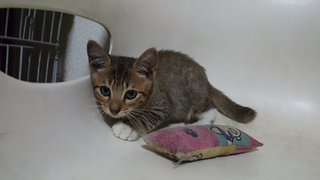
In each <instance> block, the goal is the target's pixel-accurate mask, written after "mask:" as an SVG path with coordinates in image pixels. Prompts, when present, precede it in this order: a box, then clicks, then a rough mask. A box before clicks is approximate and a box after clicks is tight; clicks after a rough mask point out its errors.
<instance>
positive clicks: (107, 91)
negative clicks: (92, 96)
mask: <svg viewBox="0 0 320 180" xmlns="http://www.w3.org/2000/svg"><path fill="white" fill-rule="evenodd" d="M100 93H101V94H102V95H103V96H110V95H111V91H110V89H109V88H108V87H107V86H101V87H100Z"/></svg>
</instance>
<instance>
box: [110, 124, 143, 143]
mask: <svg viewBox="0 0 320 180" xmlns="http://www.w3.org/2000/svg"><path fill="white" fill-rule="evenodd" d="M112 131H113V134H114V135H115V136H116V137H118V138H120V139H122V140H127V141H135V140H137V139H139V137H140V136H139V134H138V133H137V131H136V130H134V129H133V127H131V126H130V125H128V124H125V123H123V122H122V121H119V122H117V123H115V124H114V125H113V126H112Z"/></svg>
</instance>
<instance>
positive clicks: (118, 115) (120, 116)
mask: <svg viewBox="0 0 320 180" xmlns="http://www.w3.org/2000/svg"><path fill="white" fill-rule="evenodd" d="M106 114H107V115H108V116H110V117H112V118H114V119H121V118H123V117H125V115H123V114H120V113H119V114H116V115H114V114H112V113H106Z"/></svg>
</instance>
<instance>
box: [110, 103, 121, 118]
mask: <svg viewBox="0 0 320 180" xmlns="http://www.w3.org/2000/svg"><path fill="white" fill-rule="evenodd" d="M109 109H110V112H111V113H112V114H113V115H117V114H118V113H119V112H120V105H119V104H118V103H111V104H110V107H109Z"/></svg>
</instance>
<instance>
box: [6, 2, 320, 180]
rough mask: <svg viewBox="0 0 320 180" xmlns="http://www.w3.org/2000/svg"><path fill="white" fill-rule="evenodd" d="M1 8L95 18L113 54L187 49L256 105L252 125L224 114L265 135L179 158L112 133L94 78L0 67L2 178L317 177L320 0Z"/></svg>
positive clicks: (222, 120)
mask: <svg viewBox="0 0 320 180" xmlns="http://www.w3.org/2000/svg"><path fill="white" fill-rule="evenodd" d="M0 7H34V8H43V9H54V10H61V11H65V12H70V13H74V14H77V15H81V16H84V17H88V18H90V19H94V20H97V21H99V22H101V23H102V24H104V25H105V26H106V27H108V29H109V30H110V33H111V36H112V39H113V50H112V53H113V54H119V55H128V56H138V55H139V54H140V53H141V52H143V51H144V50H145V49H146V48H148V47H151V46H154V47H156V48H158V49H174V50H178V51H182V52H184V53H187V54H189V55H190V56H191V57H193V58H194V59H195V60H196V61H197V62H199V63H200V64H201V65H203V66H204V67H205V68H206V69H207V74H208V77H209V80H210V82H211V83H212V84H213V85H214V86H215V87H217V88H218V89H220V90H222V91H224V92H225V94H226V95H228V96H229V97H231V98H232V99H233V100H235V101H236V102H239V103H240V104H243V105H246V106H250V107H252V108H254V109H255V110H256V111H257V112H258V116H257V118H256V119H255V121H253V122H252V123H249V124H239V123H236V122H234V121H231V120H229V119H228V118H226V117H224V116H222V115H220V114H218V116H217V121H216V122H215V123H216V124H226V125H231V126H234V127H237V128H239V129H241V130H243V131H245V132H247V133H248V134H250V135H252V136H253V137H254V138H256V139H258V140H259V141H261V142H262V143H264V146H263V147H260V148H259V149H258V150H257V151H254V152H250V153H246V154H240V155H234V156H227V157H219V158H213V159H208V160H202V161H197V162H193V163H186V164H183V165H181V166H179V167H178V168H174V165H173V162H172V161H171V160H169V159H166V158H163V157H162V156H159V155H157V154H155V153H153V152H151V151H149V150H147V149H145V148H144V147H143V145H144V142H143V141H142V140H139V141H136V142H126V141H122V140H119V139H117V138H116V137H114V136H113V134H112V131H111V128H110V127H109V126H108V125H107V124H106V123H105V122H104V121H103V118H102V116H101V114H100V112H99V111H98V109H97V106H96V103H95V100H94V96H93V92H92V88H91V86H90V80H89V76H86V77H84V78H81V79H77V80H74V81H69V82H63V83H57V84H34V83H26V82H22V81H19V80H16V79H13V78H11V77H8V76H7V75H5V74H3V73H0V179H1V180H38V179H39V180H60V179H68V180H71V179H76V180H87V179H90V180H100V179H101V180H102V179H104V180H105V179H107V180H113V179H116V180H118V179H120V180H122V179H124V180H126V179H130V180H131V179H132V180H134V179H139V180H142V179H143V180H149V179H154V180H157V179H159V180H160V179H161V180H163V179H166V180H171V179H172V180H175V179H184V180H194V179H199V180H200V179H201V180H202V179H203V180H205V179H254V180H256V179H259V180H260V179H281V180H282V179H319V178H320V156H319V153H320V150H319V149H320V131H319V129H320V110H319V108H320V85H319V77H320V36H319V32H320V2H319V1H316V0H266V1H265V0H256V1H249V0H241V1H231V0H211V1H209V0H198V1H192V0H175V1H169V0H156V1H147V0H134V1H126V0H95V1H87V0H78V1H65V0H28V1H20V0H2V1H0ZM84 51H85V49H84ZM83 65H84V66H88V64H87V62H83Z"/></svg>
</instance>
